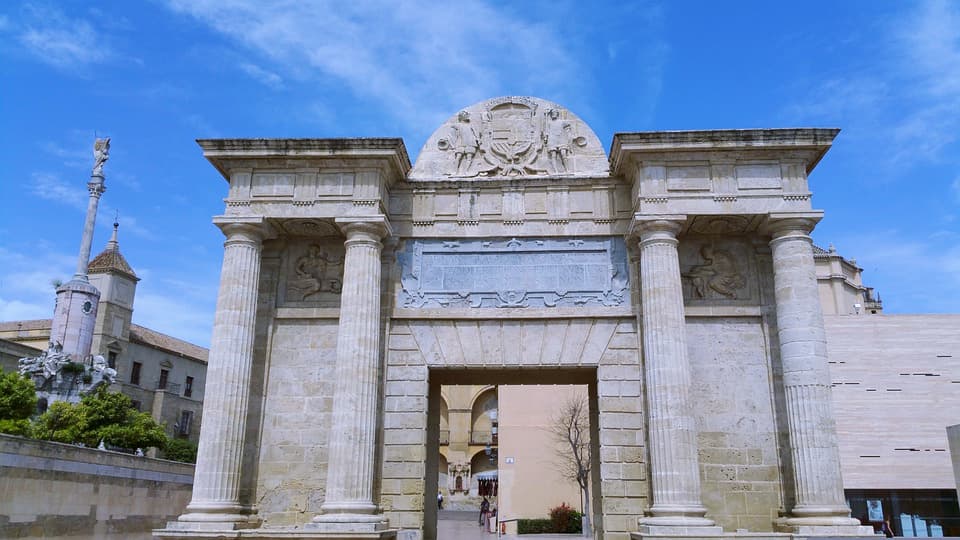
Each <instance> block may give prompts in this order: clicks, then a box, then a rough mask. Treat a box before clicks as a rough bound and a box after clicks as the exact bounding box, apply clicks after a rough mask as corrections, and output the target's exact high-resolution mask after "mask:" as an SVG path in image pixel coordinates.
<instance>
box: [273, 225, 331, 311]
mask: <svg viewBox="0 0 960 540" xmlns="http://www.w3.org/2000/svg"><path fill="white" fill-rule="evenodd" d="M343 258H344V249H343V243H342V242H341V241H340V240H339V239H331V240H329V241H321V240H317V241H311V242H309V243H307V242H305V241H301V242H295V243H293V244H292V245H291V246H290V247H289V248H288V249H287V271H286V272H285V275H286V280H285V289H286V290H285V293H284V294H283V295H282V296H281V297H282V298H284V300H285V303H287V304H293V305H297V304H303V305H318V304H319V305H324V304H329V305H336V304H338V303H339V297H340V291H341V288H342V286H343Z"/></svg>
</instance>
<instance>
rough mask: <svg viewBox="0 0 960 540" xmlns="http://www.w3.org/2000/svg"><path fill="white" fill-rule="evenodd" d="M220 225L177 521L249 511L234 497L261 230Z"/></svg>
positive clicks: (225, 518)
mask: <svg viewBox="0 0 960 540" xmlns="http://www.w3.org/2000/svg"><path fill="white" fill-rule="evenodd" d="M221 228H222V229H223V232H224V234H225V235H226V237H227V240H226V242H225V243H224V252H223V268H222V270H221V272H220V290H219V292H218V294H217V312H216V315H215V316H214V322H213V337H212V339H211V344H210V356H209V360H208V363H207V381H206V388H205V392H204V400H203V423H202V424H201V427H200V448H199V450H198V452H197V466H196V471H195V473H194V481H193V498H192V499H191V501H190V504H189V505H188V506H187V512H188V513H187V514H184V515H182V516H180V521H187V522H190V521H199V522H226V523H229V522H241V521H246V520H247V519H248V514H249V512H250V508H249V507H248V506H246V505H244V504H242V502H241V501H240V474H241V464H242V463H241V459H242V454H243V445H244V434H245V433H244V426H245V424H246V421H247V406H248V401H249V395H250V371H251V367H252V364H253V339H254V327H255V322H256V312H257V309H256V308H257V288H258V284H259V281H260V251H261V241H262V232H261V229H260V226H259V225H254V224H248V223H226V224H224V225H222V226H221Z"/></svg>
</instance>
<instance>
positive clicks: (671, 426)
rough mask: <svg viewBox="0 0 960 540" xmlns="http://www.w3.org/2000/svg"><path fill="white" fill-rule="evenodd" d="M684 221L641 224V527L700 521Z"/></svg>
mask: <svg viewBox="0 0 960 540" xmlns="http://www.w3.org/2000/svg"><path fill="white" fill-rule="evenodd" d="M680 226H681V223H680V222H678V221H672V220H656V221H649V222H646V223H643V224H641V225H640V295H641V303H642V306H643V308H642V317H643V320H642V321H641V324H642V328H643V356H644V377H645V379H646V391H647V425H648V429H649V439H648V440H649V448H650V479H651V483H652V486H653V505H652V507H651V508H650V515H651V517H646V518H643V519H642V520H641V523H643V524H646V525H662V526H677V527H698V526H710V525H713V521H711V520H709V519H706V518H704V517H703V516H704V515H705V514H706V508H705V507H704V506H703V504H702V502H701V493H700V468H699V462H698V458H697V431H696V425H695V422H694V418H693V413H692V409H691V404H690V362H689V359H688V357H687V339H686V322H685V318H684V307H683V289H682V288H681V282H680V261H679V257H678V254H677V244H678V240H677V233H678V232H679V230H680Z"/></svg>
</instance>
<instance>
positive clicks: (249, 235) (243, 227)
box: [213, 216, 267, 244]
mask: <svg viewBox="0 0 960 540" xmlns="http://www.w3.org/2000/svg"><path fill="white" fill-rule="evenodd" d="M213 224H214V225H216V226H217V227H219V228H220V230H221V231H222V232H223V235H224V236H226V237H227V242H243V243H251V244H260V243H261V242H263V239H264V237H265V236H266V235H267V231H266V228H265V227H266V224H265V222H264V220H263V218H259V217H258V218H234V217H224V216H217V217H215V218H213Z"/></svg>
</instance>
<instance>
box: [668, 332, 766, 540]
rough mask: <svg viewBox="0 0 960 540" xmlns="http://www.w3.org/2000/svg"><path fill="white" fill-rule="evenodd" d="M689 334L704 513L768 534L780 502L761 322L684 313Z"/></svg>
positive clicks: (730, 524) (727, 527) (722, 522)
mask: <svg viewBox="0 0 960 540" xmlns="http://www.w3.org/2000/svg"><path fill="white" fill-rule="evenodd" d="M687 337H688V341H687V343H688V344H689V349H690V366H691V377H692V392H691V394H692V396H693V404H694V409H695V410H696V412H697V418H698V422H699V426H698V427H699V455H700V476H701V482H702V488H703V498H704V504H705V505H706V507H707V510H708V512H707V516H708V517H710V518H711V519H714V520H716V521H717V524H718V525H721V526H723V528H724V530H726V531H733V530H736V529H748V530H750V531H769V530H770V528H771V526H772V522H773V520H774V519H776V518H777V517H778V512H779V510H780V509H781V506H782V504H783V503H782V494H781V477H780V459H779V456H778V452H777V425H776V421H775V414H774V405H773V403H774V399H773V395H772V388H773V385H772V382H771V378H772V374H771V371H770V362H769V360H768V358H767V345H766V337H765V332H764V327H763V323H762V321H761V319H759V318H755V317H739V318H734V317H714V318H707V317H701V318H689V319H688V320H687Z"/></svg>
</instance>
